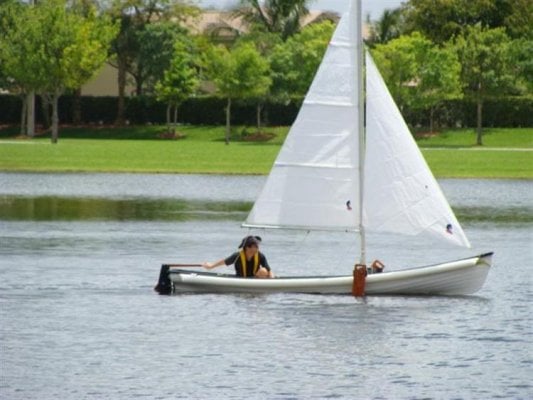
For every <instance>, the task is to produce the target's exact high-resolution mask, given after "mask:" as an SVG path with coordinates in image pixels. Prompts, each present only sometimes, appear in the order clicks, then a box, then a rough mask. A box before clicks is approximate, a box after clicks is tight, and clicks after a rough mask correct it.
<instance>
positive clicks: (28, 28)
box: [0, 0, 116, 143]
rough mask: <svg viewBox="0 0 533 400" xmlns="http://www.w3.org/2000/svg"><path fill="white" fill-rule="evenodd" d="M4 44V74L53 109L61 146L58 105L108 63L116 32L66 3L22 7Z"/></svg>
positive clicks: (0, 52) (50, 0)
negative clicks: (46, 99)
mask: <svg viewBox="0 0 533 400" xmlns="http://www.w3.org/2000/svg"><path fill="white" fill-rule="evenodd" d="M11 17H12V18H13V20H12V22H13V23H12V24H11V25H10V28H9V29H7V31H6V32H5V36H4V39H5V40H3V41H2V42H0V58H1V59H2V63H3V65H4V69H5V74H6V75H7V76H8V77H10V78H11V79H12V80H13V81H14V82H17V84H18V85H20V87H22V88H23V90H24V91H29V90H35V91H36V92H38V93H41V95H43V96H46V97H49V98H50V99H51V102H52V104H53V119H52V123H53V126H52V142H53V143H55V142H57V137H58V114H57V102H58V99H59V97H60V96H61V94H62V93H63V92H64V90H66V89H76V88H78V87H80V86H81V85H82V84H83V83H85V82H86V81H88V80H89V79H90V78H91V77H92V76H93V75H94V74H95V72H96V71H98V69H99V68H100V67H101V65H102V64H103V63H104V62H105V60H106V59H107V56H108V47H109V43H110V41H111V40H112V38H113V36H114V35H115V34H116V29H115V27H114V26H113V25H112V24H111V23H110V22H109V21H108V20H107V19H106V18H98V17H97V16H96V14H95V13H94V12H92V13H91V14H90V15H89V16H87V17H86V18H85V17H83V16H81V15H79V14H76V13H73V12H69V11H68V9H67V8H66V7H65V2H64V1H63V0H46V1H42V2H40V3H38V4H37V5H36V6H33V7H30V6H23V7H19V8H17V9H16V11H15V12H13V14H11Z"/></svg>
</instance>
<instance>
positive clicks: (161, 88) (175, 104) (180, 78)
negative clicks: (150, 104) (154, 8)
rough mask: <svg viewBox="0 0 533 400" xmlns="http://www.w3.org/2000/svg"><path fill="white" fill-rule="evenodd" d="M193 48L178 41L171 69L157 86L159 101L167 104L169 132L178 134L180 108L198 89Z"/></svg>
mask: <svg viewBox="0 0 533 400" xmlns="http://www.w3.org/2000/svg"><path fill="white" fill-rule="evenodd" d="M192 54H193V52H192V51H191V46H190V44H188V43H184V42H183V41H177V42H176V43H175V45H174V54H173V58H172V61H171V62H170V67H169V68H168V69H167V70H166V71H165V72H164V74H163V79H161V80H160V81H158V82H157V83H156V85H155V91H156V95H157V98H158V100H160V101H165V102H166V103H167V105H168V106H167V127H168V132H169V133H172V134H174V135H175V134H176V124H177V122H178V108H179V106H180V105H181V103H183V101H185V100H187V98H189V96H190V95H191V94H193V93H194V91H195V90H196V88H197V87H198V83H199V81H198V76H197V75H198V72H197V70H196V66H195V64H194V60H193V57H192ZM172 108H173V109H174V112H173V115H174V118H173V122H172V123H171V122H170V121H171V117H170V115H171V111H172V110H171V109H172Z"/></svg>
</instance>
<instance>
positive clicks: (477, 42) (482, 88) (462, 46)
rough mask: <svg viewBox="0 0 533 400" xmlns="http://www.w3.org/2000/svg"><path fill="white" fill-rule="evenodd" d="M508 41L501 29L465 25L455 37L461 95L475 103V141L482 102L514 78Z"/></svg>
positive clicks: (505, 88)
mask: <svg viewBox="0 0 533 400" xmlns="http://www.w3.org/2000/svg"><path fill="white" fill-rule="evenodd" d="M510 45H511V41H510V39H509V37H508V36H507V35H506V33H505V30H504V29H503V28H496V29H484V28H483V27H481V25H479V24H478V25H475V26H472V27H468V28H467V29H466V30H465V32H464V33H463V34H461V35H460V36H459V37H457V38H456V40H455V46H456V49H457V54H458V56H459V61H460V63H461V66H462V70H461V83H462V86H463V91H464V94H465V95H466V96H467V97H468V98H470V99H472V100H474V101H475V103H476V105H477V128H476V131H477V140H476V143H477V144H478V145H482V144H483V140H482V134H483V132H482V126H483V102H484V101H485V100H486V99H488V98H491V97H493V96H498V95H501V94H502V93H504V92H505V91H508V90H509V89H510V88H511V87H512V85H513V81H514V76H513V69H512V63H511V59H510V55H511V52H510Z"/></svg>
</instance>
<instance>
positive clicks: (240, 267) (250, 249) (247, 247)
mask: <svg viewBox="0 0 533 400" xmlns="http://www.w3.org/2000/svg"><path fill="white" fill-rule="evenodd" d="M259 243H261V238H260V237H259V236H246V237H245V238H244V239H242V242H241V244H240V245H239V249H240V250H239V251H237V252H235V253H233V254H232V255H230V256H229V257H227V258H223V259H222V260H219V261H217V262H214V263H209V262H205V263H203V264H202V266H203V267H204V268H206V269H213V268H216V267H219V266H221V265H231V264H234V266H235V273H236V275H237V276H240V277H243V278H251V277H256V278H273V277H274V274H273V273H272V271H271V269H270V266H269V265H268V261H267V259H266V257H265V255H264V254H263V253H261V252H260V251H259Z"/></svg>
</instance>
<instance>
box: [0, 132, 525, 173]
mask: <svg viewBox="0 0 533 400" xmlns="http://www.w3.org/2000/svg"><path fill="white" fill-rule="evenodd" d="M163 132H164V127H161V126H143V127H128V128H63V129H61V131H60V138H59V143H58V144H56V145H52V144H50V140H49V137H47V136H39V137H37V138H35V139H31V140H29V139H25V138H18V137H17V129H16V128H5V129H2V130H0V170H1V171H19V172H21V171H28V172H29V171H32V172H158V173H200V174H266V173H268V171H269V170H270V167H271V165H272V163H273V161H274V159H275V157H276V155H277V153H278V152H279V149H280V147H281V144H282V143H283V140H284V139H285V136H286V134H287V132H288V127H277V128H265V132H267V133H271V134H274V135H275V136H274V137H273V138H271V139H270V140H267V141H261V140H260V139H263V138H255V140H253V138H250V136H247V134H251V133H253V132H254V130H253V129H245V128H242V127H237V128H235V129H234V130H233V138H232V139H233V141H232V142H231V144H229V145H225V144H224V127H219V126H216V127H205V126H182V127H179V132H180V133H181V134H183V136H184V137H183V138H181V139H177V140H172V139H164V138H161V134H162V133H163ZM243 133H244V136H243ZM246 137H248V138H249V139H252V140H245V139H244V138H246ZM417 142H418V145H419V146H420V148H421V149H422V152H423V154H424V156H425V158H426V160H427V162H428V164H429V166H430V167H431V169H432V170H433V172H434V174H435V175H436V176H437V177H440V178H443V177H458V178H516V179H533V128H532V129H525V128H524V129H520V128H516V129H489V130H487V131H486V134H485V136H484V146H481V147H479V146H475V144H474V143H475V132H474V131H473V130H448V131H443V132H441V133H440V134H439V135H434V136H430V137H422V138H419V139H417Z"/></svg>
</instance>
